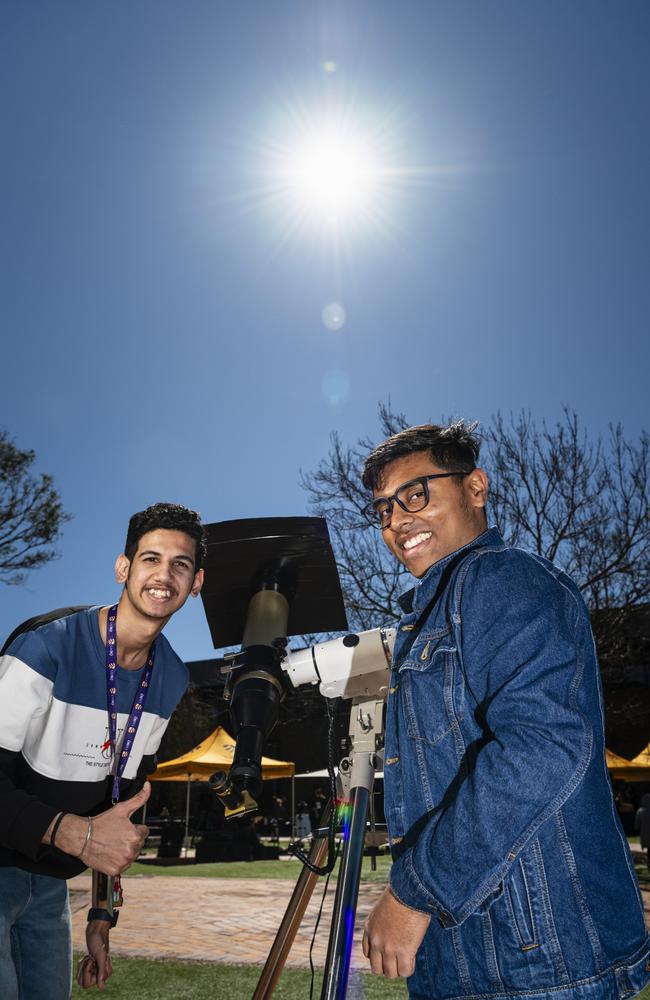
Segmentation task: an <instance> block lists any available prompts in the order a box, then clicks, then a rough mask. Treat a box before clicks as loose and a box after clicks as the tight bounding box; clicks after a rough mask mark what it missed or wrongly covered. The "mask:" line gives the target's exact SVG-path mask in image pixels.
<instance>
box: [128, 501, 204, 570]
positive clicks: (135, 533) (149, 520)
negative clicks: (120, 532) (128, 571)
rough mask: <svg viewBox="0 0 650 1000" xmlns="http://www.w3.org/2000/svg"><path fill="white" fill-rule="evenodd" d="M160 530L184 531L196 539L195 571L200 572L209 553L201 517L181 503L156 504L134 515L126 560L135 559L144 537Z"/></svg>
mask: <svg viewBox="0 0 650 1000" xmlns="http://www.w3.org/2000/svg"><path fill="white" fill-rule="evenodd" d="M158 528H167V529H169V530H171V531H183V532H184V533H185V534H186V535H189V536H190V538H193V539H194V543H195V545H196V554H195V557H194V571H195V572H198V570H200V569H201V566H202V565H203V560H204V559H205V556H206V552H207V550H206V546H205V536H204V530H203V525H202V524H201V516H200V514H198V513H197V511H195V510H190V508H189V507H183V506H182V504H179V503H154V504H152V505H151V507H147V509H146V510H141V511H138V513H137V514H134V515H133V517H132V518H131V519H130V521H129V528H128V531H127V533H126V542H125V544H124V555H125V556H126V558H127V559H129V560H131V559H133V556H134V555H135V553H136V551H137V548H138V542H139V541H140V539H141V538H142V536H143V535H146V534H147V532H148V531H157V530H158Z"/></svg>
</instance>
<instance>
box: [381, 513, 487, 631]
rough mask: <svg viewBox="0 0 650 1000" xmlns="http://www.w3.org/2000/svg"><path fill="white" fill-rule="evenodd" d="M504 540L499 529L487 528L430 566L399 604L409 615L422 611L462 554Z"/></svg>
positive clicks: (401, 598) (400, 599)
mask: <svg viewBox="0 0 650 1000" xmlns="http://www.w3.org/2000/svg"><path fill="white" fill-rule="evenodd" d="M504 544H505V543H504V541H503V538H502V537H501V533H500V531H499V529H498V528H487V529H486V530H485V531H483V532H482V533H481V534H480V535H477V536H476V538H473V539H472V540H471V542H468V543H467V545H463V546H462V547H461V548H460V549H456V551H455V552H450V553H449V555H447V556H444V558H442V559H439V560H438V562H436V563H434V564H433V566H430V567H429V569H428V570H427V571H426V573H425V574H424V576H423V577H422V579H421V580H420V581H419V583H418V585H417V586H416V587H413V588H411V590H407V591H406V593H404V594H402V595H401V597H399V598H398V603H399V606H400V608H401V609H402V611H403V612H404V614H409V613H411V612H413V611H417V612H419V611H422V610H423V609H424V608H425V607H426V606H427V604H428V602H429V601H430V600H431V598H432V597H433V595H434V594H435V592H436V589H437V587H438V584H439V583H440V578H441V577H442V574H443V573H444V571H445V569H446V567H447V566H448V565H449V563H450V562H451V561H452V559H455V558H456V557H457V556H458V555H459V554H460V553H461V552H469V551H470V549H476V548H479V547H480V546H483V545H504Z"/></svg>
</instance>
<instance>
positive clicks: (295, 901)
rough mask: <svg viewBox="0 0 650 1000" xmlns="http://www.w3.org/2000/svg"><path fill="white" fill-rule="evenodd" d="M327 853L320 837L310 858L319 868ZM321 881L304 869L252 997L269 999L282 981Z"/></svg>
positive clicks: (324, 821)
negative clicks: (300, 928) (306, 913)
mask: <svg viewBox="0 0 650 1000" xmlns="http://www.w3.org/2000/svg"><path fill="white" fill-rule="evenodd" d="M331 809H332V804H331V802H329V803H328V805H327V806H326V807H325V809H324V810H323V815H322V816H321V819H320V823H321V825H322V826H325V825H326V824H327V823H329V817H330V812H331ZM326 856H327V839H326V838H321V839H319V840H314V843H313V844H312V848H311V851H310V852H309V860H310V861H311V862H312V863H313V864H315V865H317V866H318V867H321V866H322V865H323V863H324V861H325V858H326ZM317 880H318V875H316V874H315V873H314V872H312V871H310V870H309V869H308V868H303V870H302V871H301V873H300V875H299V876H298V881H297V882H296V887H295V889H294V890H293V894H292V896H291V899H290V900H289V904H288V906H287V908H286V910H285V913H284V917H283V918H282V923H281V924H280V927H279V928H278V933H277V934H276V936H275V940H274V942H273V944H272V945H271V950H270V952H269V956H268V958H267V960H266V963H265V965H264V968H263V969H262V973H261V975H260V978H259V980H258V982H257V986H256V987H255V992H254V993H253V997H252V1000H268V997H271V996H273V991H274V989H275V987H276V986H277V984H278V979H279V978H280V976H281V975H282V970H283V969H284V965H285V962H286V960H287V956H288V954H289V952H290V950H291V945H292V944H293V942H294V939H295V937H296V934H297V933H298V928H299V927H300V924H301V923H302V919H303V917H304V915H305V910H306V909H307V906H308V904H309V900H310V899H311V896H312V893H313V891H314V886H315V885H316V882H317Z"/></svg>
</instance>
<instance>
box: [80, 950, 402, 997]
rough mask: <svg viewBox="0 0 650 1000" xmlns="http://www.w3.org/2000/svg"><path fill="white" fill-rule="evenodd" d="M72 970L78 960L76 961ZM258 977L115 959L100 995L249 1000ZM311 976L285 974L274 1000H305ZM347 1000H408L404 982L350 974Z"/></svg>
mask: <svg viewBox="0 0 650 1000" xmlns="http://www.w3.org/2000/svg"><path fill="white" fill-rule="evenodd" d="M75 967H76V957H75ZM261 971H262V968H261V966H257V965H213V964H211V963H210V964H208V963H204V962H158V961H145V960H144V959H138V958H119V957H117V958H115V960H114V971H113V975H112V976H111V978H110V979H109V981H108V983H107V984H106V989H105V990H103V991H102V995H103V996H105V997H106V1000H134V998H137V1000H226V998H228V1000H248V998H250V997H252V995H253V991H254V989H255V987H256V985H257V981H258V979H259V976H260V972H261ZM310 981H311V973H310V972H308V971H305V970H303V969H285V970H284V971H283V973H282V976H281V977H280V981H279V982H278V985H277V986H276V988H275V990H274V992H273V1000H308V997H309V985H310ZM321 983H322V973H321V972H318V971H317V972H316V976H315V986H314V998H315V1000H318V998H319V997H320V989H321ZM89 995H92V996H96V995H98V994H95V993H92V994H89V993H88V991H87V990H82V989H81V987H79V986H77V985H76V984H75V985H74V987H73V989H72V998H73V1000H81V998H82V997H84V998H86V1000H87V998H88V996H89ZM347 996H348V1000H357V998H358V1000H361V998H364V1000H406V997H407V992H406V985H405V983H404V981H403V980H389V979H384V978H383V977H381V976H373V975H370V974H365V973H364V974H362V975H359V974H358V973H353V974H352V975H351V976H350V980H349V983H348V990H347Z"/></svg>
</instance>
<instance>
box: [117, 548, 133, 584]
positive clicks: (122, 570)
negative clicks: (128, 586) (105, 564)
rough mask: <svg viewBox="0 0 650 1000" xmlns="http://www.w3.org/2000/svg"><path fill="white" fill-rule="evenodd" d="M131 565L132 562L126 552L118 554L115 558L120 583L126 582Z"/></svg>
mask: <svg viewBox="0 0 650 1000" xmlns="http://www.w3.org/2000/svg"><path fill="white" fill-rule="evenodd" d="M130 565H131V563H130V562H129V560H128V559H127V558H126V556H125V555H124V554H122V555H121V556H118V557H117V559H116V560H115V579H116V580H117V582H118V583H126V578H127V576H128V575H129V566H130Z"/></svg>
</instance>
